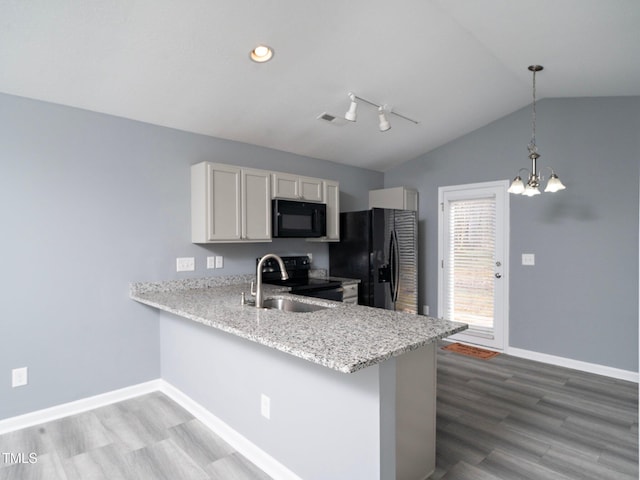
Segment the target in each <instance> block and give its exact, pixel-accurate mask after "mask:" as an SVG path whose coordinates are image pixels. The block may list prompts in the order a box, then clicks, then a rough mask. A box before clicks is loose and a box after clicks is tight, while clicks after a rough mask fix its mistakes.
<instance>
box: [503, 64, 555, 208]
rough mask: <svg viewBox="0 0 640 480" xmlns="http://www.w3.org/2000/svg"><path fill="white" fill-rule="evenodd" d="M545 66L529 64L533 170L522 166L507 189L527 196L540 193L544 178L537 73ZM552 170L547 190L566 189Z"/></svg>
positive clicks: (530, 148) (530, 154) (528, 148)
mask: <svg viewBox="0 0 640 480" xmlns="http://www.w3.org/2000/svg"><path fill="white" fill-rule="evenodd" d="M542 69H543V67H542V66H541V65H531V66H529V70H530V71H531V72H533V116H532V121H531V126H532V134H531V141H530V142H529V145H528V146H527V150H529V158H530V159H531V170H527V169H526V168H521V169H520V171H519V172H518V175H517V176H516V178H514V179H513V182H511V186H510V187H509V189H508V190H507V191H508V192H509V193H515V194H522V195H525V196H527V197H533V196H534V195H540V181H541V180H543V177H542V175H541V174H540V172H539V171H538V169H537V160H538V158H540V154H539V153H538V147H537V145H536V73H537V72H539V71H541V70H542ZM547 168H548V169H549V170H551V175H550V177H549V180H548V181H547V186H546V187H545V189H544V191H545V192H557V191H559V190H564V189H565V188H567V187H565V186H564V185H563V184H562V182H561V181H560V179H559V178H558V175H556V173H555V172H554V171H553V169H552V168H551V167H547ZM522 171H525V172H527V175H528V180H527V183H526V184H525V183H524V182H523V181H522V177H521V176H520V172H522Z"/></svg>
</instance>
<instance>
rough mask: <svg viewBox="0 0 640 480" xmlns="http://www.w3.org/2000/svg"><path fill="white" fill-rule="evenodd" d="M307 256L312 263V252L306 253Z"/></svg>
mask: <svg viewBox="0 0 640 480" xmlns="http://www.w3.org/2000/svg"><path fill="white" fill-rule="evenodd" d="M307 257H309V263H313V253H307Z"/></svg>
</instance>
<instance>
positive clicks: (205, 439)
mask: <svg viewBox="0 0 640 480" xmlns="http://www.w3.org/2000/svg"><path fill="white" fill-rule="evenodd" d="M31 452H35V453H36V454H37V462H35V463H29V457H28V454H29V453H31ZM3 453H13V454H18V453H23V454H25V458H23V459H20V461H19V462H17V463H16V462H15V461H14V462H11V460H12V459H11V457H8V456H6V455H4V458H3ZM14 460H16V457H14ZM270 478H271V477H269V476H268V475H266V474H265V473H263V472H261V471H260V470H259V469H258V468H256V467H255V465H253V464H252V463H250V462H249V461H248V460H247V459H246V458H244V457H243V456H242V455H240V454H238V453H237V452H235V451H234V450H233V449H232V448H231V447H230V446H229V445H228V444H227V443H225V442H224V441H223V440H222V439H221V438H220V437H218V436H217V435H216V434H214V433H213V432H212V431H211V430H209V429H208V428H207V427H205V426H204V425H203V424H202V423H201V422H200V421H199V420H197V419H195V418H194V417H193V416H192V415H191V414H190V413H188V412H187V411H185V410H184V409H183V408H181V407H180V406H179V405H177V404H176V403H175V402H173V401H172V400H171V399H170V398H168V397H167V396H165V395H164V394H162V393H160V392H154V393H150V394H148V395H143V396H141V397H137V398H134V399H131V400H125V401H122V402H119V403H115V404H113V405H109V406H106V407H102V408H97V409H95V410H91V411H89V412H85V413H80V414H77V415H73V416H70V417H66V418H63V419H60V420H55V421H52V422H48V423H45V424H42V425H38V426H35V427H30V428H26V429H24V430H18V431H15V432H11V433H7V434H4V435H0V480H32V479H38V480H165V479H166V480H269V479H270Z"/></svg>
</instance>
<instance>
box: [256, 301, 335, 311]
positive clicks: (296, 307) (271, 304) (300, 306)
mask: <svg viewBox="0 0 640 480" xmlns="http://www.w3.org/2000/svg"><path fill="white" fill-rule="evenodd" d="M263 306H264V308H271V309H275V310H281V311H283V312H292V313H306V312H316V311H318V310H324V309H326V308H329V307H325V306H324V305H316V304H313V303H305V302H298V301H296V300H291V299H290V298H267V299H266V300H264V302H263Z"/></svg>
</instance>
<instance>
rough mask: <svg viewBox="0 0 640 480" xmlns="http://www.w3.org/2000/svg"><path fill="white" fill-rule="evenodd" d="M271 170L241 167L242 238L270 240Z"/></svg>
mask: <svg viewBox="0 0 640 480" xmlns="http://www.w3.org/2000/svg"><path fill="white" fill-rule="evenodd" d="M270 181H271V172H267V171H264V170H254V169H248V168H243V169H242V200H243V201H242V202H241V207H242V239H243V240H247V241H268V240H271V182H270Z"/></svg>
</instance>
